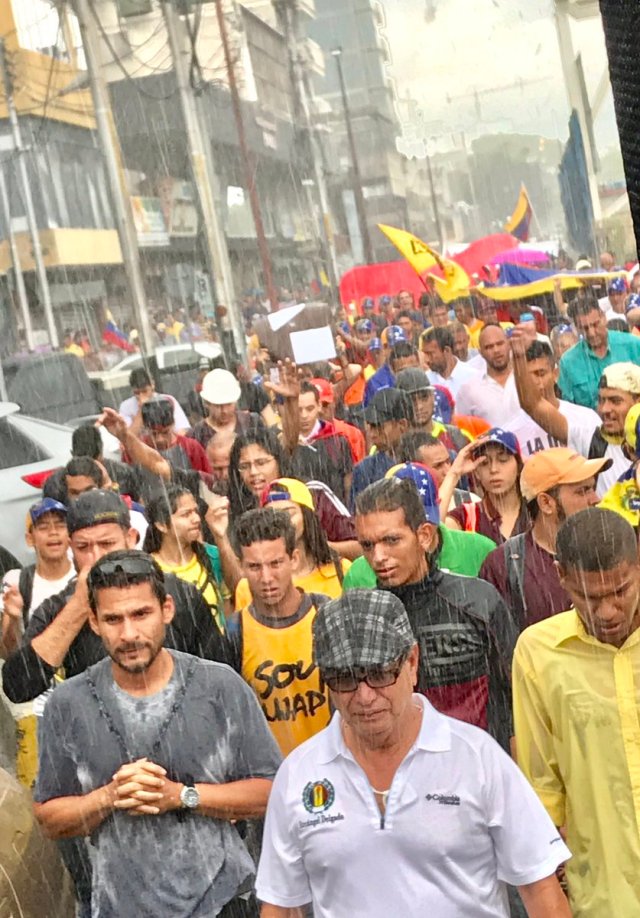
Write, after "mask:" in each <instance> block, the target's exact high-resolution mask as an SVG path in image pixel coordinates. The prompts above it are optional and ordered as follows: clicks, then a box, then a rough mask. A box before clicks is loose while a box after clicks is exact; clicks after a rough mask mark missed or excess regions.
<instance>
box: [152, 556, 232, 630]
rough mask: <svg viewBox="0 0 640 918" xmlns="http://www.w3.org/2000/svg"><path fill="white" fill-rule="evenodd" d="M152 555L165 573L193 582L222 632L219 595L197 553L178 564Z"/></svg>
mask: <svg viewBox="0 0 640 918" xmlns="http://www.w3.org/2000/svg"><path fill="white" fill-rule="evenodd" d="M153 557H154V560H155V561H157V562H158V564H159V565H160V567H161V568H162V570H163V571H164V572H165V574H174V575H175V576H176V577H178V578H179V579H180V580H185V581H186V582H187V583H193V584H194V586H196V587H197V588H198V589H199V590H200V592H201V593H202V598H203V599H204V601H205V602H206V604H207V605H208V606H209V609H210V611H211V614H212V616H213V618H214V620H215V623H216V625H217V626H218V628H219V630H220V631H221V632H222V633H224V626H225V621H224V610H223V609H222V607H221V603H220V596H219V594H218V591H217V590H216V588H215V586H214V584H213V583H212V581H211V578H209V579H208V578H207V572H206V571H205V569H204V568H203V566H202V564H200V562H199V561H198V557H197V555H195V554H194V555H193V557H192V558H191V561H189V562H188V563H187V564H180V565H173V564H167V563H166V562H165V561H163V560H162V558H160V557H158V555H154V556H153Z"/></svg>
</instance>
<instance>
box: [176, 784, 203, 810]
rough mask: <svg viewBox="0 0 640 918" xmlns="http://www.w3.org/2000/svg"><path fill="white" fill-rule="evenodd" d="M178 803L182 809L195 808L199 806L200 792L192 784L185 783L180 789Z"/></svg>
mask: <svg viewBox="0 0 640 918" xmlns="http://www.w3.org/2000/svg"><path fill="white" fill-rule="evenodd" d="M180 803H181V804H182V807H183V809H186V810H195V809H196V808H197V807H199V806H200V794H199V793H198V791H197V790H196V788H195V787H194V785H193V784H191V783H190V784H185V786H184V787H183V788H182V790H181V791H180Z"/></svg>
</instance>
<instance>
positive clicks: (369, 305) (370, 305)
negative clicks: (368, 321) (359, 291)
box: [362, 296, 376, 309]
mask: <svg viewBox="0 0 640 918" xmlns="http://www.w3.org/2000/svg"><path fill="white" fill-rule="evenodd" d="M375 305H376V304H375V302H374V300H373V298H372V297H370V296H365V298H364V299H363V301H362V308H363V309H375Z"/></svg>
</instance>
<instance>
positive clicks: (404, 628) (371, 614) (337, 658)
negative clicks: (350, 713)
mask: <svg viewBox="0 0 640 918" xmlns="http://www.w3.org/2000/svg"><path fill="white" fill-rule="evenodd" d="M415 642H416V639H415V637H414V635H413V632H412V630H411V625H410V623H409V617H408V615H407V612H406V610H405V607H404V606H403V604H402V602H401V601H400V600H399V599H398V597H397V596H394V595H393V593H389V592H387V591H386V590H348V591H347V592H346V593H343V595H342V596H340V598H339V599H333V600H330V601H329V602H327V603H325V604H324V605H323V606H322V607H321V608H320V609H318V611H317V613H316V617H315V619H314V621H313V649H314V656H315V659H316V663H317V664H318V666H319V667H320V669H321V670H338V671H342V670H348V669H356V668H359V667H365V668H370V667H372V666H384V665H385V664H386V663H391V662H392V661H393V660H397V659H398V657H401V656H402V655H403V654H405V653H407V651H409V650H410V649H411V648H412V647H413V645H414V644H415Z"/></svg>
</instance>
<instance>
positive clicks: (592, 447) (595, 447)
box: [587, 427, 609, 459]
mask: <svg viewBox="0 0 640 918" xmlns="http://www.w3.org/2000/svg"><path fill="white" fill-rule="evenodd" d="M608 447H609V444H608V443H607V441H606V440H605V438H604V437H603V436H602V431H601V430H600V428H599V427H598V429H597V430H596V431H595V433H594V435H593V436H592V437H591V443H590V444H589V455H588V456H587V459H604V455H605V453H606V451H607V448H608Z"/></svg>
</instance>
